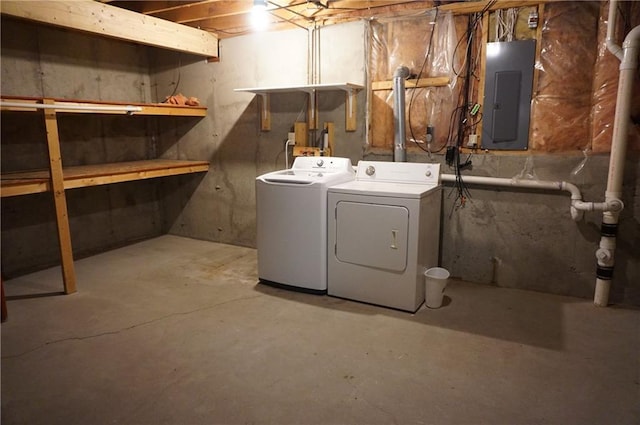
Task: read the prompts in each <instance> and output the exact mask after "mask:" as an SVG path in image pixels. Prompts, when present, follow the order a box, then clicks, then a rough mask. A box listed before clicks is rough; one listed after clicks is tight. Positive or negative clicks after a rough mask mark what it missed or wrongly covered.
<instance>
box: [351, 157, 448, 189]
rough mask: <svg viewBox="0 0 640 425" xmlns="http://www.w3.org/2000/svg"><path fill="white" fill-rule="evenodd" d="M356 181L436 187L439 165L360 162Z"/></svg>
mask: <svg viewBox="0 0 640 425" xmlns="http://www.w3.org/2000/svg"><path fill="white" fill-rule="evenodd" d="M356 180H361V181H372V182H375V181H377V182H390V183H409V184H410V183H414V184H428V185H438V184H439V183H440V164H427V163H418V162H386V161H360V162H358V170H357V172H356Z"/></svg>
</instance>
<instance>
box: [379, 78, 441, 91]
mask: <svg viewBox="0 0 640 425" xmlns="http://www.w3.org/2000/svg"><path fill="white" fill-rule="evenodd" d="M450 81H451V79H450V78H449V77H430V78H420V80H419V81H416V80H405V83H404V87H405V88H407V89H413V88H422V87H442V86H446V85H447V84H449V82H450ZM391 89H393V80H389V81H374V82H373V83H371V90H374V91H376V90H391Z"/></svg>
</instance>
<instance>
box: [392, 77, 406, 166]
mask: <svg viewBox="0 0 640 425" xmlns="http://www.w3.org/2000/svg"><path fill="white" fill-rule="evenodd" d="M408 76H409V68H407V67H406V66H399V67H398V68H397V69H396V71H395V72H394V73H393V125H394V128H395V133H394V140H393V160H394V161H395V162H406V161H407V148H406V145H405V139H406V135H407V130H406V128H405V115H406V111H405V105H404V80H405V79H406V78H407V77H408Z"/></svg>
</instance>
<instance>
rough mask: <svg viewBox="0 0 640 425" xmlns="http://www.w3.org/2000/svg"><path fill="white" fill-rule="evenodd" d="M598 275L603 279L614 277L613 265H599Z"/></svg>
mask: <svg viewBox="0 0 640 425" xmlns="http://www.w3.org/2000/svg"><path fill="white" fill-rule="evenodd" d="M596 277H597V278H598V279H602V280H611V278H613V267H604V266H598V268H597V269H596Z"/></svg>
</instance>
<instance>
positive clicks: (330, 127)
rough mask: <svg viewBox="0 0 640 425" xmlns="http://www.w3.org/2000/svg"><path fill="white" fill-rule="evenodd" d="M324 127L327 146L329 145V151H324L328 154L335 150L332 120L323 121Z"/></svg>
mask: <svg viewBox="0 0 640 425" xmlns="http://www.w3.org/2000/svg"><path fill="white" fill-rule="evenodd" d="M324 129H325V130H326V131H327V135H328V136H327V138H328V139H329V143H328V145H329V146H328V147H329V152H328V153H327V152H326V151H325V156H330V155H332V154H333V153H334V152H335V149H334V133H335V131H334V130H335V124H334V123H332V122H326V123H324Z"/></svg>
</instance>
